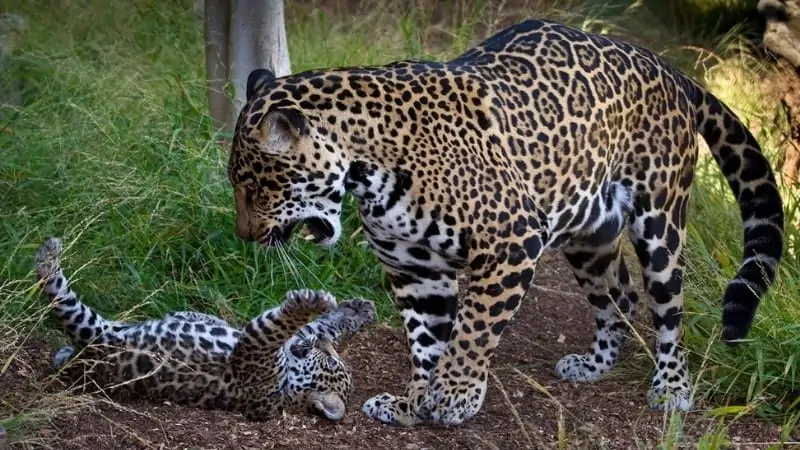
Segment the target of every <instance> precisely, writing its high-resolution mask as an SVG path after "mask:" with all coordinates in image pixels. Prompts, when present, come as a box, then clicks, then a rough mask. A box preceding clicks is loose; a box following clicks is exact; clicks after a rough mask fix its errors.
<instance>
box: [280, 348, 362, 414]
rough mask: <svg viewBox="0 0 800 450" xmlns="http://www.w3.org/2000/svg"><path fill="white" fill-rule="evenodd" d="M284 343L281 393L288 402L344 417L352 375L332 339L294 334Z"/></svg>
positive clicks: (351, 390)
mask: <svg viewBox="0 0 800 450" xmlns="http://www.w3.org/2000/svg"><path fill="white" fill-rule="evenodd" d="M286 347H287V349H288V351H287V358H286V384H285V386H284V393H285V394H286V395H287V397H288V399H289V400H290V402H291V403H293V404H295V405H299V406H301V407H304V408H305V409H307V410H308V411H310V412H311V413H313V414H316V415H319V416H323V417H326V418H328V419H330V420H340V419H341V418H342V417H344V414H345V412H346V410H347V401H348V399H349V398H350V394H352V393H353V378H352V375H351V372H350V368H349V367H348V365H347V364H346V363H345V362H344V360H342V358H341V357H340V356H339V354H338V353H337V352H336V350H335V349H334V347H333V342H331V341H329V340H325V339H318V338H317V337H316V336H310V337H299V336H295V337H294V338H292V339H291V340H290V341H289V343H287V345H286Z"/></svg>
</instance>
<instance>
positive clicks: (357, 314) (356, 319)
mask: <svg viewBox="0 0 800 450" xmlns="http://www.w3.org/2000/svg"><path fill="white" fill-rule="evenodd" d="M334 314H341V320H342V321H344V322H345V323H344V328H346V329H348V330H352V331H354V330H358V329H360V328H363V327H365V326H367V325H369V324H371V323H373V322H375V317H376V312H375V304H374V303H372V302H371V301H369V300H364V299H363V298H354V299H351V300H346V301H344V302H342V303H340V304H339V306H338V307H337V308H336V310H335V313H334Z"/></svg>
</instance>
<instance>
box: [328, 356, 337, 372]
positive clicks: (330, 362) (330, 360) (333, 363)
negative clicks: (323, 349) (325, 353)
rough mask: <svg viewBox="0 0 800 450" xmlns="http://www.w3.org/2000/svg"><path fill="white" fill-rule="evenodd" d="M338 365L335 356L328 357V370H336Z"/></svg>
mask: <svg viewBox="0 0 800 450" xmlns="http://www.w3.org/2000/svg"><path fill="white" fill-rule="evenodd" d="M338 365H339V361H337V360H336V358H334V357H333V356H329V357H328V368H329V369H335V368H336V366H338Z"/></svg>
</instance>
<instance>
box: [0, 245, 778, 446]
mask: <svg viewBox="0 0 800 450" xmlns="http://www.w3.org/2000/svg"><path fill="white" fill-rule="evenodd" d="M539 267H540V269H539V273H538V276H537V283H538V286H540V287H538V288H537V289H535V290H534V292H533V294H532V295H530V296H529V298H528V299H527V300H526V301H525V302H524V303H523V306H522V308H521V310H520V312H519V313H518V315H517V316H516V318H515V320H514V321H513V322H512V325H511V326H510V327H509V329H508V331H507V332H506V334H505V336H504V338H503V341H502V343H501V345H500V348H499V350H498V352H497V355H496V358H495V360H494V363H493V366H492V376H491V377H490V390H489V392H488V394H487V398H486V402H485V403H484V406H483V408H482V410H481V412H480V413H479V414H478V416H476V417H475V418H473V419H472V420H470V421H468V422H466V423H464V424H463V425H461V426H459V427H454V428H442V427H436V426H430V425H425V426H419V427H415V428H410V429H404V428H396V427H391V426H386V425H381V424H379V423H376V422H375V421H372V420H370V419H368V418H367V417H366V416H364V414H362V413H361V411H360V405H361V404H362V403H363V402H364V401H365V400H366V399H367V398H369V397H370V396H372V395H374V394H377V393H379V392H383V391H390V392H400V391H401V389H402V386H403V383H404V381H405V377H406V363H405V343H404V340H403V339H402V332H401V330H397V329H391V328H388V327H386V326H377V327H375V328H372V329H370V330H367V331H366V332H363V333H361V334H359V335H356V336H353V337H352V338H351V339H350V340H349V341H348V342H345V343H343V345H342V347H341V353H342V354H343V355H344V357H345V358H346V359H347V360H348V361H349V362H350V363H351V364H352V367H353V370H354V371H355V378H356V383H357V384H356V393H355V394H354V396H353V398H352V400H351V403H350V405H349V406H350V410H349V412H348V414H347V416H346V417H345V419H344V420H342V421H341V422H340V423H337V424H332V423H330V422H327V421H325V420H322V419H318V418H315V417H310V416H307V415H304V414H298V415H287V416H285V417H284V418H282V419H280V420H275V421H270V422H262V423H257V422H249V421H247V420H245V419H244V418H243V417H242V416H240V415H238V414H234V413H228V412H221V411H205V410H199V409H192V408H186V407H179V406H173V405H168V404H152V403H146V402H139V401H132V402H131V401H126V402H121V403H115V402H113V401H110V400H108V399H103V398H99V397H97V396H94V397H86V396H83V397H81V396H72V395H66V394H64V393H63V392H61V390H60V388H59V387H57V386H54V385H49V384H48V382H47V374H48V368H47V362H46V359H49V355H51V354H52V351H53V346H52V345H50V344H48V343H46V342H45V341H43V340H38V341H31V340H29V341H28V344H26V345H25V346H24V348H22V349H20V351H18V352H17V355H16V357H15V358H14V362H13V363H12V365H11V366H10V367H9V370H8V371H7V372H6V375H4V377H3V378H2V379H0V417H4V416H6V417H7V416H8V414H10V413H12V412H13V411H18V409H16V408H20V407H22V406H24V405H27V407H26V409H30V408H31V407H32V406H34V405H32V404H39V405H41V407H43V408H50V409H52V408H60V409H63V410H64V412H62V413H60V414H57V415H55V417H53V418H51V419H49V420H45V421H44V425H43V426H42V427H41V429H38V430H27V431H28V432H26V433H19V432H14V430H11V433H10V434H11V436H10V440H11V442H12V443H14V446H18V447H19V448H27V447H39V446H47V447H52V448H65V449H70V448H74V449H84V448H102V449H106V448H181V449H184V448H204V449H238V448H303V449H326V450H330V449H345V448H375V449H401V450H402V449H408V450H412V449H447V450H454V449H475V448H487V449H532V448H536V449H539V448H551V447H556V446H558V442H559V441H561V442H566V443H567V447H568V448H614V449H617V448H636V447H638V448H654V447H655V446H656V444H657V443H658V442H660V441H661V440H662V438H663V430H664V429H665V428H666V426H665V417H664V415H663V414H662V413H657V412H651V411H650V410H649V409H647V408H646V407H645V391H646V389H647V383H648V374H649V371H650V369H651V367H652V365H651V362H650V361H649V359H648V358H647V356H646V354H645V353H644V352H643V351H641V347H640V346H638V345H637V344H635V343H633V342H631V343H630V344H628V345H627V347H628V348H627V350H626V352H624V356H623V357H624V358H625V361H624V362H623V363H622V364H621V365H620V366H619V367H618V369H617V371H615V372H614V374H612V375H611V376H610V377H608V378H607V379H605V380H603V381H599V382H597V383H593V384H586V385H574V384H572V383H569V382H565V381H561V380H558V379H557V378H556V377H555V375H554V373H553V367H554V366H555V363H556V362H557V361H558V359H559V358H560V357H561V356H563V355H564V354H567V353H574V352H580V351H582V350H584V347H585V346H586V345H588V342H589V341H590V340H591V336H592V326H593V321H592V320H591V311H590V309H589V307H588V304H587V302H585V301H583V300H582V298H581V296H580V295H579V294H577V292H578V289H579V288H578V287H577V285H576V284H575V283H574V282H573V281H572V277H571V275H570V272H569V269H568V268H567V267H566V265H565V263H564V262H563V261H562V260H561V259H560V257H556V256H553V255H548V256H547V257H545V259H544V260H543V261H542V262H541V264H540V266H539ZM640 328H642V327H640ZM4 356H6V357H7V356H9V355H4ZM5 359H6V358H0V361H4V360H5ZM42 392H45V394H42ZM43 395H44V396H43ZM76 404H77V405H79V406H78V407H75V405H76ZM12 405H13V406H12ZM80 405H82V406H80ZM68 406H69V408H68ZM700 406H701V407H702V406H703V405H700ZM719 424H720V422H719V419H709V418H704V416H703V414H702V412H692V413H690V414H688V415H687V416H686V421H685V427H684V433H685V440H686V443H695V442H696V441H697V440H698V438H699V437H700V436H701V435H702V434H704V433H708V432H709V431H712V430H714V429H715V427H717V426H719ZM726 426H728V427H729V434H728V435H729V437H730V439H731V440H732V441H733V443H735V444H739V445H737V448H763V447H762V444H758V443H764V442H776V441H778V439H779V437H780V435H779V430H778V427H777V426H774V425H770V424H768V423H766V422H762V421H758V420H756V419H755V418H752V417H744V418H741V419H738V420H736V421H733V422H729V423H727V424H726ZM20 435H22V436H24V437H18V436H20ZM691 446H692V447H694V445H691Z"/></svg>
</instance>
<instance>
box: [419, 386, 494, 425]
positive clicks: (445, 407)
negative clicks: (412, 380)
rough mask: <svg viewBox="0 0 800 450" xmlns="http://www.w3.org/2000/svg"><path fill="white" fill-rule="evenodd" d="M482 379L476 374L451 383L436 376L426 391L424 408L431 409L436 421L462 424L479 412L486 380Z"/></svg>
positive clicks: (484, 392)
mask: <svg viewBox="0 0 800 450" xmlns="http://www.w3.org/2000/svg"><path fill="white" fill-rule="evenodd" d="M480 379H481V378H480V377H477V376H476V377H474V378H473V377H470V378H465V379H462V380H458V381H456V382H455V383H451V382H449V381H445V380H443V379H440V378H435V379H434V380H432V381H431V384H430V386H429V387H428V390H427V391H426V392H425V400H424V401H423V402H422V409H423V410H425V411H430V417H431V420H432V421H433V422H435V423H438V424H440V425H444V426H454V425H460V424H461V423H463V422H464V421H466V420H468V419H471V418H472V417H474V416H475V415H476V414H478V411H480V409H481V406H482V405H483V399H484V397H485V396H486V382H485V381H483V382H482V381H480ZM483 379H485V378H483Z"/></svg>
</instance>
